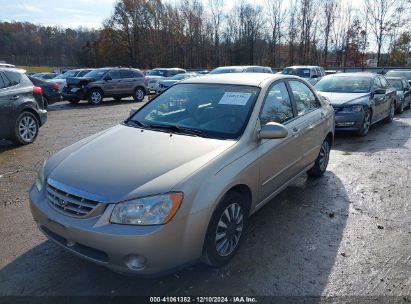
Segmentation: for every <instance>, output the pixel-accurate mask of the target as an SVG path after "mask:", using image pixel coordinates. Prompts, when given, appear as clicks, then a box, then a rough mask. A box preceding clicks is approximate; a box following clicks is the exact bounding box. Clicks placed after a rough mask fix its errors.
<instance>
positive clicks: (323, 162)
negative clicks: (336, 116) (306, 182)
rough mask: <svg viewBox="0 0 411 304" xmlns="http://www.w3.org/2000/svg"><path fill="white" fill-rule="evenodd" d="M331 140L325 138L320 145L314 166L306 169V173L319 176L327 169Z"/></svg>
mask: <svg viewBox="0 0 411 304" xmlns="http://www.w3.org/2000/svg"><path fill="white" fill-rule="evenodd" d="M330 151H331V140H330V139H329V138H326V139H325V140H324V142H323V144H322V145H321V149H320V153H319V154H318V157H317V159H316V161H315V164H314V167H312V168H311V169H310V170H308V172H307V173H308V175H309V176H312V177H321V176H323V175H324V173H325V171H326V170H327V166H328V161H329V159H330Z"/></svg>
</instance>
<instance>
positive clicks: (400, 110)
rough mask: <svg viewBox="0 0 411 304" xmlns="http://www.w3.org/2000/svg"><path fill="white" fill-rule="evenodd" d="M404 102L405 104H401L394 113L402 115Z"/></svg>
mask: <svg viewBox="0 0 411 304" xmlns="http://www.w3.org/2000/svg"><path fill="white" fill-rule="evenodd" d="M404 102H405V101H403V102H401V106H400V108H399V109H398V110H397V111H396V112H397V114H402V113H404Z"/></svg>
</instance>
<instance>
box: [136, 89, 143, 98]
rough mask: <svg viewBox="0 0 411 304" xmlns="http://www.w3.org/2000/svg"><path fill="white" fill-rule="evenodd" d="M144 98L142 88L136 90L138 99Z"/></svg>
mask: <svg viewBox="0 0 411 304" xmlns="http://www.w3.org/2000/svg"><path fill="white" fill-rule="evenodd" d="M143 98H144V92H143V90H142V89H137V91H136V99H137V100H142V99H143Z"/></svg>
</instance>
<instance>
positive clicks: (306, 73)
mask: <svg viewBox="0 0 411 304" xmlns="http://www.w3.org/2000/svg"><path fill="white" fill-rule="evenodd" d="M281 73H282V74H284V75H294V76H299V77H302V78H310V69H302V68H297V69H292V68H286V69H284V70H283V71H282V72H281Z"/></svg>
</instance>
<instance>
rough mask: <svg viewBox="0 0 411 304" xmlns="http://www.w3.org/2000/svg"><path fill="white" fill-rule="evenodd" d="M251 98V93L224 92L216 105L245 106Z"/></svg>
mask: <svg viewBox="0 0 411 304" xmlns="http://www.w3.org/2000/svg"><path fill="white" fill-rule="evenodd" d="M250 97H251V93H239V92H226V93H225V94H224V95H223V97H222V98H221V100H220V102H219V103H218V104H222V105H233V106H245V105H246V104H247V102H248V100H249V99H250Z"/></svg>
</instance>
